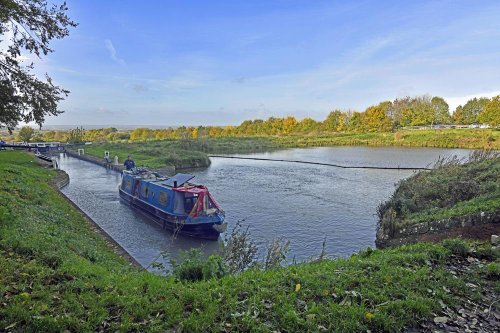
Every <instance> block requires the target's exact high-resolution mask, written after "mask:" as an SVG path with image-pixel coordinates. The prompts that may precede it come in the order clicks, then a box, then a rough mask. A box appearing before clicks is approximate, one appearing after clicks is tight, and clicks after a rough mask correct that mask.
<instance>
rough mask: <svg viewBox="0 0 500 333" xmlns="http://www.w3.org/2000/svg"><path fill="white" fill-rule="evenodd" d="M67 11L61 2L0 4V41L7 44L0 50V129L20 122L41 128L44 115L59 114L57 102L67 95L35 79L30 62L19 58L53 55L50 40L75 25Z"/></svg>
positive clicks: (26, 0)
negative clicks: (34, 124)
mask: <svg viewBox="0 0 500 333" xmlns="http://www.w3.org/2000/svg"><path fill="white" fill-rule="evenodd" d="M67 10H68V8H67V7H66V4H65V3H63V4H62V5H60V6H56V5H51V6H50V7H49V5H48V3H47V2H46V1H42V0H1V1H0V36H1V38H2V39H1V40H0V42H3V43H4V44H6V45H7V47H6V48H4V49H0V127H7V129H8V130H9V131H10V132H12V130H13V129H14V127H15V126H16V125H17V124H18V123H19V122H21V121H23V122H26V123H27V122H31V121H34V122H35V123H37V124H38V125H39V126H41V125H42V124H43V122H44V120H45V116H47V115H58V114H60V113H61V112H62V111H61V110H59V108H58V103H59V101H61V100H62V99H64V97H65V96H67V95H68V93H69V92H68V91H67V90H64V89H63V88H61V87H59V86H56V85H54V84H53V82H52V80H51V78H50V77H49V76H48V75H47V74H46V75H45V79H44V80H42V79H39V78H37V77H36V76H35V75H34V74H32V72H33V70H34V64H33V62H31V64H26V63H25V62H24V61H23V60H22V59H23V58H24V57H25V56H26V54H34V55H35V56H36V57H38V58H41V57H42V56H46V55H47V54H49V53H51V52H53V50H52V49H51V48H50V46H49V44H50V41H51V40H53V39H61V38H64V37H66V36H67V35H68V34H69V28H71V27H75V26H76V23H74V22H73V21H71V20H70V19H69V17H68V16H67V15H66V12H67ZM6 36H10V37H9V38H7V39H6Z"/></svg>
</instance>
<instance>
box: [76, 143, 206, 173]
mask: <svg viewBox="0 0 500 333" xmlns="http://www.w3.org/2000/svg"><path fill="white" fill-rule="evenodd" d="M84 148H85V154H87V155H91V156H95V157H98V158H104V152H105V151H109V152H110V156H111V159H113V158H114V156H118V160H119V162H120V163H123V162H124V161H125V160H126V159H127V156H128V155H131V156H132V158H133V159H134V161H135V164H136V166H145V167H149V168H155V169H160V168H163V167H165V166H175V167H176V168H180V169H182V168H190V167H206V166H209V165H210V159H209V158H208V156H207V155H206V154H205V153H203V152H199V151H195V150H189V149H183V148H182V147H180V144H179V142H178V141H174V140H165V141H154V142H147V143H94V144H92V145H87V146H85V147H84Z"/></svg>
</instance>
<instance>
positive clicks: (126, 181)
mask: <svg viewBox="0 0 500 333" xmlns="http://www.w3.org/2000/svg"><path fill="white" fill-rule="evenodd" d="M122 188H124V189H127V190H130V189H131V188H132V181H131V180H130V178H125V179H123V181H122Z"/></svg>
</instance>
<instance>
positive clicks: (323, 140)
mask: <svg viewBox="0 0 500 333" xmlns="http://www.w3.org/2000/svg"><path fill="white" fill-rule="evenodd" d="M273 142H274V143H275V144H276V145H278V146H280V147H328V146H364V145H366V146H401V147H435V148H470V149H486V148H488V149H500V130H493V129H446V130H445V129H439V130H399V131H396V132H394V133H392V132H390V133H332V134H325V133H316V134H309V135H290V136H282V137H275V138H273Z"/></svg>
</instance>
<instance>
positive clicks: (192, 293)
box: [0, 151, 498, 332]
mask: <svg viewBox="0 0 500 333" xmlns="http://www.w3.org/2000/svg"><path fill="white" fill-rule="evenodd" d="M32 160H33V157H32V156H30V155H27V154H24V153H20V152H4V151H2V152H0V174H1V175H2V182H1V183H0V331H4V330H7V327H10V328H9V330H11V331H18V332H29V331H64V330H69V331H72V332H82V331H100V330H102V331H113V332H114V331H123V332H124V331H151V332H164V331H168V330H175V331H177V330H178V331H183V332H221V331H224V330H225V331H233V332H269V331H273V330H281V331H288V332H307V331H310V332H317V331H321V330H326V331H330V332H335V331H337V332H360V331H366V330H368V329H370V330H372V331H374V332H375V331H387V332H397V331H399V330H400V329H401V328H402V327H404V326H406V325H410V324H413V323H416V322H417V321H419V320H421V319H422V318H426V317H429V316H430V315H431V314H432V312H433V311H438V309H439V307H440V306H439V303H438V300H442V301H443V302H444V303H446V304H450V305H451V304H453V303H454V302H455V297H457V296H467V297H470V298H471V299H476V298H478V297H480V288H478V289H477V290H472V289H471V288H467V287H466V285H465V284H466V283H467V282H468V281H469V280H471V281H477V279H481V278H483V277H482V275H481V273H482V272H475V271H471V272H468V273H467V274H466V275H465V276H461V277H460V278H458V279H455V278H453V277H452V275H451V274H450V273H448V272H447V271H446V270H445V269H444V265H445V263H446V262H447V260H448V259H449V257H450V255H451V250H449V249H447V248H445V247H443V246H441V245H431V244H417V245H412V246H403V247H400V248H395V249H389V250H366V251H362V252H360V253H358V254H356V255H353V256H351V257H349V258H344V259H337V260H322V261H317V262H311V263H303V264H297V265H292V266H289V267H288V268H281V269H276V270H271V271H259V270H252V271H247V272H245V273H243V274H241V275H238V276H226V277H223V278H221V279H211V280H208V281H201V282H194V283H186V282H182V283H181V282H176V281H175V280H174V279H173V278H165V277H161V276H157V275H153V274H151V273H148V272H145V271H141V270H138V269H136V268H133V267H131V266H130V265H129V264H128V263H127V262H125V261H124V260H123V259H122V258H120V257H118V256H117V255H116V254H115V253H114V252H112V251H111V250H110V248H108V247H107V245H106V244H105V242H104V241H103V240H101V238H100V237H99V236H98V235H96V234H95V233H94V232H93V231H92V230H91V229H90V227H89V226H88V224H87V222H86V221H85V220H84V219H83V218H82V216H81V215H80V214H79V213H78V212H76V211H75V210H74V209H73V208H72V207H71V205H69V204H68V203H67V202H66V201H65V200H64V199H63V198H62V197H61V196H60V195H59V194H58V192H57V191H56V190H54V189H53V188H51V187H50V186H49V185H47V182H48V181H50V179H51V178H52V177H53V176H54V175H55V172H54V171H51V170H46V169H42V168H40V167H38V166H37V165H36V164H35V162H33V161H32ZM292 245H293V244H292ZM467 246H469V245H467ZM453 248H460V247H458V246H457V245H454V246H453V247H452V249H453ZM497 267H498V266H491V267H490V266H488V268H487V271H488V274H490V275H491V276H494V275H495V274H497V272H498V269H497ZM476 284H477V282H476ZM446 290H450V292H447V291H446Z"/></svg>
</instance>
